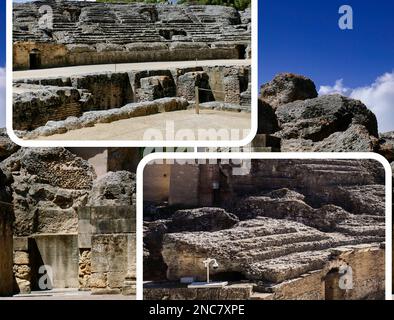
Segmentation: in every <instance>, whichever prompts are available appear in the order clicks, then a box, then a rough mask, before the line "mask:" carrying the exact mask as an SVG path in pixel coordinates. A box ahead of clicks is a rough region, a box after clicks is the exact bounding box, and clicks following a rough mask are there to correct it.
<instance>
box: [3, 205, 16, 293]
mask: <svg viewBox="0 0 394 320" xmlns="http://www.w3.org/2000/svg"><path fill="white" fill-rule="evenodd" d="M12 223H13V213H12V207H11V206H10V205H9V204H6V203H0V248H1V249H0V296H10V295H12V292H13V273H12V266H13V263H12V261H13V240H12Z"/></svg>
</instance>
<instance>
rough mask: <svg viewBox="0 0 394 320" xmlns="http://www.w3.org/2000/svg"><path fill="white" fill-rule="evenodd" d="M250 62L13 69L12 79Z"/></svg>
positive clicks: (145, 63)
mask: <svg viewBox="0 0 394 320" xmlns="http://www.w3.org/2000/svg"><path fill="white" fill-rule="evenodd" d="M250 64H251V60H202V61H164V62H163V61H160V62H141V63H122V64H100V65H86V66H74V67H64V68H52V69H40V70H26V71H14V72H13V79H14V80H20V79H32V78H33V79H46V78H53V77H69V76H76V75H83V74H89V73H104V72H127V71H142V70H160V69H172V68H192V67H202V66H248V65H250Z"/></svg>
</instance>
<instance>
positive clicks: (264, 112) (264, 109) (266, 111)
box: [257, 99, 279, 134]
mask: <svg viewBox="0 0 394 320" xmlns="http://www.w3.org/2000/svg"><path fill="white" fill-rule="evenodd" d="M258 117H259V120H258V129H257V133H259V134H271V133H275V132H276V131H278V130H279V125H278V119H277V117H276V114H275V111H274V109H273V108H272V107H271V106H270V105H269V104H268V103H267V102H265V101H263V100H262V99H259V104H258Z"/></svg>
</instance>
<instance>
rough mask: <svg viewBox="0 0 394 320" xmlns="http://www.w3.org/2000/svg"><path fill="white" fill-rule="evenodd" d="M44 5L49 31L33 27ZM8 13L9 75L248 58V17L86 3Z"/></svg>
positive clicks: (210, 9)
mask: <svg viewBox="0 0 394 320" xmlns="http://www.w3.org/2000/svg"><path fill="white" fill-rule="evenodd" d="M44 4H47V5H50V6H51V8H52V9H53V11H54V21H53V29H51V30H46V29H45V28H42V27H40V25H39V22H38V20H39V17H40V16H42V15H41V14H40V13H39V11H38V10H39V6H40V5H44ZM13 10H14V15H13V20H14V30H13V41H14V48H13V49H14V53H13V56H14V69H27V68H34V67H37V64H38V67H41V68H47V67H55V66H69V65H83V64H101V63H124V62H143V61H144V62H145V61H168V60H195V59H199V60H201V59H245V58H250V38H251V32H250V30H251V28H250V24H251V19H250V11H245V12H242V13H240V12H237V11H236V10H235V9H233V8H229V7H221V6H194V5H193V6H184V5H181V6H178V5H167V4H159V5H153V4H142V3H132V4H102V3H92V2H85V1H84V2H71V1H67V2H61V3H54V2H53V1H51V2H49V1H46V2H45V1H44V2H38V3H33V4H31V3H30V4H16V5H15V6H14V8H13ZM70 12H71V13H70ZM97 12H100V15H98V14H97ZM241 15H242V17H241ZM44 29H45V30H44ZM103 39H105V42H102V41H103ZM33 50H34V51H33ZM32 53H34V54H36V55H37V54H38V57H39V58H38V60H37V58H35V57H34V56H33V58H31V56H30V55H31V54H32Z"/></svg>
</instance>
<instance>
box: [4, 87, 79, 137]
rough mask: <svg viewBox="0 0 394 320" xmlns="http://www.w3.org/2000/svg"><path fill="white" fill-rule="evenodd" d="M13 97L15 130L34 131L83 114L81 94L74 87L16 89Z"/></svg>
mask: <svg viewBox="0 0 394 320" xmlns="http://www.w3.org/2000/svg"><path fill="white" fill-rule="evenodd" d="M18 90H20V92H24V93H23V94H15V95H14V97H13V110H12V112H13V118H12V121H13V128H14V129H15V130H32V129H35V128H37V127H40V126H43V125H45V124H46V123H47V122H48V121H50V120H52V121H58V120H62V119H66V118H67V117H69V116H77V117H78V116H80V115H82V112H83V106H84V104H83V102H82V101H81V93H80V91H78V90H77V89H75V88H73V87H54V86H44V87H41V86H35V85H28V86H24V88H22V89H21V88H20V87H18V86H17V87H16V88H15V92H18Z"/></svg>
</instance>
